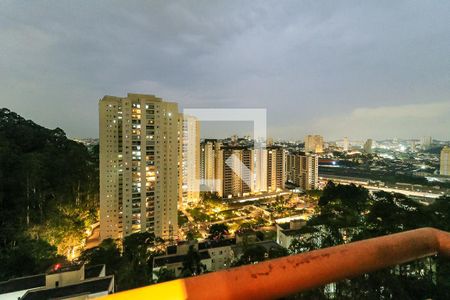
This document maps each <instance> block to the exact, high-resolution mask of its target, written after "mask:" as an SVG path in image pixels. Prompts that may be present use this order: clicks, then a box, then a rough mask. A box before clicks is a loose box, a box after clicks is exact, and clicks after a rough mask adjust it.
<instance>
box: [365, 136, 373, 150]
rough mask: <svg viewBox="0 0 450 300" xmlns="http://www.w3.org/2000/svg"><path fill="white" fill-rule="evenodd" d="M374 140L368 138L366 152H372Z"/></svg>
mask: <svg viewBox="0 0 450 300" xmlns="http://www.w3.org/2000/svg"><path fill="white" fill-rule="evenodd" d="M372 148H373V140H372V139H368V140H367V141H366V142H365V143H364V152H365V153H372V152H373V149H372Z"/></svg>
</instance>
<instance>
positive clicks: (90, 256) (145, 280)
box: [80, 232, 162, 290]
mask: <svg viewBox="0 0 450 300" xmlns="http://www.w3.org/2000/svg"><path fill="white" fill-rule="evenodd" d="M160 244H161V240H160V239H158V238H155V236H154V235H153V234H152V233H148V232H138V233H134V234H131V235H129V236H127V237H125V238H124V240H123V241H122V248H123V251H120V249H119V246H118V245H117V243H116V241H114V240H112V239H106V240H103V242H102V243H101V244H100V245H99V246H98V247H95V248H92V249H88V250H85V251H84V252H83V253H82V255H81V257H80V259H81V260H82V261H84V262H86V263H87V264H89V265H96V264H105V265H106V272H107V274H114V275H115V277H116V281H117V286H118V290H127V289H132V288H136V287H140V286H144V285H148V284H150V283H152V262H153V257H155V256H156V255H160V254H162V253H161V252H160V251H158V250H157V248H158V246H159V245H160Z"/></svg>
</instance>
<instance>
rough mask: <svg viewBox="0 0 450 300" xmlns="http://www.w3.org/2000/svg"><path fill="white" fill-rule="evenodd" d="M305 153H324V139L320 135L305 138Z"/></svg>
mask: <svg viewBox="0 0 450 300" xmlns="http://www.w3.org/2000/svg"><path fill="white" fill-rule="evenodd" d="M305 152H313V153H322V152H323V137H322V136H320V135H307V136H306V137H305Z"/></svg>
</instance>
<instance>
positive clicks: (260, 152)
mask: <svg viewBox="0 0 450 300" xmlns="http://www.w3.org/2000/svg"><path fill="white" fill-rule="evenodd" d="M254 157H255V158H254V161H255V163H254V169H255V176H254V178H255V183H254V185H255V191H257V192H267V149H263V148H258V149H255V150H254Z"/></svg>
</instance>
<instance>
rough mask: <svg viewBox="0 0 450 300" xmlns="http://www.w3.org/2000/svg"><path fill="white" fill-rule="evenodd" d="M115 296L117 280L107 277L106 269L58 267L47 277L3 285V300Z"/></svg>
mask: <svg viewBox="0 0 450 300" xmlns="http://www.w3.org/2000/svg"><path fill="white" fill-rule="evenodd" d="M113 292H114V276H105V265H96V266H91V267H86V266H85V265H84V264H76V265H67V266H62V265H61V264H56V265H54V266H53V267H52V269H51V270H49V271H48V272H47V273H43V274H38V275H33V276H25V277H20V278H13V279H10V280H8V281H4V282H0V298H1V299H11V300H30V299H59V298H64V299H77V300H78V299H92V298H96V297H101V296H105V295H108V294H111V293H113Z"/></svg>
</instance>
